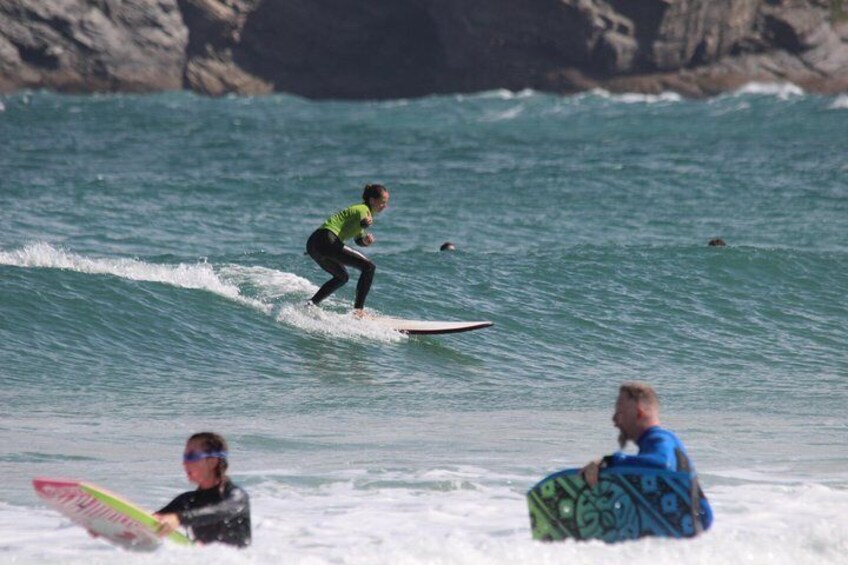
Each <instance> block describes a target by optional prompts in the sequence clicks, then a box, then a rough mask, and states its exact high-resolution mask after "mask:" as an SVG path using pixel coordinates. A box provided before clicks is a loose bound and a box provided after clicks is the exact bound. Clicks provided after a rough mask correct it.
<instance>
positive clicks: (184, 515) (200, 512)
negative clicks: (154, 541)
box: [169, 487, 250, 526]
mask: <svg viewBox="0 0 848 565" xmlns="http://www.w3.org/2000/svg"><path fill="white" fill-rule="evenodd" d="M169 506H170V505H169ZM249 507H250V500H249V498H248V496H247V492H245V491H243V490H242V489H240V488H238V487H233V488H232V489H231V490H230V492H229V493H228V496H227V497H226V498H224V499H223V500H222V501H221V502H217V503H215V504H209V505H206V506H202V507H200V508H195V509H189V510H183V511H182V512H178V513H177V514H178V515H179V517H180V524H182V525H184V526H206V525H210V524H217V523H220V522H224V521H225V520H231V519H234V518H238V517H239V516H241V515H243V514H244V513H246V512H247V511H248V508H249Z"/></svg>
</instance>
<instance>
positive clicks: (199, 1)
mask: <svg viewBox="0 0 848 565" xmlns="http://www.w3.org/2000/svg"><path fill="white" fill-rule="evenodd" d="M845 4H846V6H845V7H844V8H843V1H842V0H806V1H801V0H485V1H484V0H360V1H358V2H352V1H350V0H0V91H3V92H10V91H14V90H17V89H20V88H50V89H55V90H60V91H67V92H92V91H156V90H166V89H181V88H187V89H192V90H195V91H198V92H201V93H205V94H210V95H220V94H225V93H228V92H236V93H244V94H260V93H268V92H272V91H282V92H290V93H295V94H299V95H303V96H308V97H314V98H395V97H409V96H421V95H426V94H430V93H446V92H472V91H478V90H488V89H493V88H507V89H512V90H520V89H524V88H534V89H538V90H545V91H552V92H576V91H580V90H585V89H587V88H594V87H602V88H607V89H609V90H612V91H631V92H648V93H656V92H660V91H667V90H672V91H677V92H680V93H682V94H684V95H687V96H705V95H711V94H715V93H719V92H723V91H726V90H728V89H732V88H736V87H738V86H740V85H742V84H744V83H746V82H749V81H789V82H794V83H796V84H798V85H800V86H802V87H803V88H805V89H807V90H810V91H815V92H842V91H848V0H845Z"/></svg>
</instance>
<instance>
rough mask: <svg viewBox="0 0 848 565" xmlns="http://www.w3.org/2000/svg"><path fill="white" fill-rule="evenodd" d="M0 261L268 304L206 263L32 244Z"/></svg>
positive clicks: (3, 255) (2, 253)
mask: <svg viewBox="0 0 848 565" xmlns="http://www.w3.org/2000/svg"><path fill="white" fill-rule="evenodd" d="M0 264H3V265H12V266H17V267H27V268H47V269H66V270H69V271H76V272H79V273H88V274H93V275H113V276H116V277H120V278H123V279H128V280H134V281H147V282H158V283H162V284H167V285H170V286H176V287H180V288H191V289H200V290H206V291H209V292H212V293H214V294H217V295H220V296H223V297H225V298H228V299H230V300H233V301H236V302H240V303H242V304H246V305H249V306H251V307H254V308H256V309H258V310H263V311H267V310H268V305H267V304H263V303H262V302H260V301H258V300H254V299H251V298H248V297H245V296H242V294H241V292H240V291H239V288H238V286H236V285H233V284H228V283H226V282H224V281H223V280H222V279H221V278H220V277H219V276H218V275H217V274H216V273H215V270H214V268H213V267H212V265H210V264H209V263H205V262H199V263H195V264H185V263H179V264H177V265H168V264H156V263H146V262H144V261H139V260H138V259H129V258H118V259H105V258H91V257H85V256H83V255H79V254H76V253H71V252H68V251H65V250H63V249H58V248H56V247H53V246H52V245H50V244H48V243H43V242H39V243H33V244H30V245H27V246H25V247H23V248H22V249H18V250H15V251H0Z"/></svg>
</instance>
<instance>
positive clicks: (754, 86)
mask: <svg viewBox="0 0 848 565" xmlns="http://www.w3.org/2000/svg"><path fill="white" fill-rule="evenodd" d="M733 94H734V95H750V94H755V95H765V96H775V97H777V98H779V99H781V100H788V99H790V98H793V97H798V96H804V94H805V92H804V89H802V88H801V87H800V86H797V85H795V84H792V83H791V82H749V83H748V84H746V85H744V86H743V87H742V88H739V89H738V90H736V91H735V92H734V93H733Z"/></svg>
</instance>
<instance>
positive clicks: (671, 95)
mask: <svg viewBox="0 0 848 565" xmlns="http://www.w3.org/2000/svg"><path fill="white" fill-rule="evenodd" d="M578 96H579V97H581V98H589V97H596V98H603V99H606V100H612V101H613V102H621V103H623V104H659V103H667V102H680V101H682V100H683V97H682V96H680V95H679V94H677V93H676V92H661V93H660V94H640V93H637V92H625V93H623V94H613V93H612V92H610V91H608V90H606V89H603V88H593V89H592V90H590V91H588V92H586V93H584V94H580V95H578Z"/></svg>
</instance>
